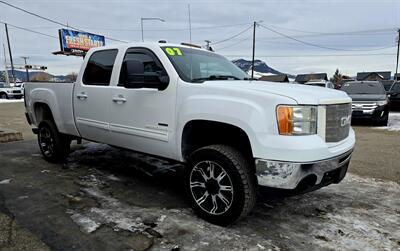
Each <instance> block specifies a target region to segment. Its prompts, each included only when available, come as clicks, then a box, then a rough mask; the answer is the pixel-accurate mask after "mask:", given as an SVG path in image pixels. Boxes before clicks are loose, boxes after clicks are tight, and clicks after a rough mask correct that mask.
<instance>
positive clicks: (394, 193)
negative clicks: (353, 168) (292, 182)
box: [67, 143, 400, 250]
mask: <svg viewBox="0 0 400 251" xmlns="http://www.w3.org/2000/svg"><path fill="white" fill-rule="evenodd" d="M85 146H86V147H85V148H83V149H80V150H77V151H75V152H74V153H72V155H71V156H70V159H69V162H71V161H72V162H73V163H74V165H75V166H79V165H80V163H82V162H80V163H79V162H76V161H77V160H78V161H79V159H80V160H83V163H91V166H93V165H95V166H96V165H97V164H100V163H104V162H107V163H108V164H109V165H113V164H114V162H113V161H114V160H115V161H121V158H122V160H123V162H124V163H125V164H124V165H125V166H126V168H130V167H131V166H128V165H127V164H128V163H133V165H134V166H138V162H136V160H137V159H139V160H138V161H140V162H142V163H147V164H148V165H149V166H150V165H152V167H150V168H145V169H146V170H142V168H138V170H140V171H141V172H144V173H145V174H147V175H149V176H151V177H153V176H157V175H158V178H160V177H161V178H165V177H166V176H163V175H165V173H171V172H172V173H175V172H176V170H175V168H177V167H174V166H168V164H167V163H164V161H163V160H159V161H156V160H155V159H152V158H146V157H144V156H142V155H140V154H135V153H134V154H132V153H130V152H125V151H121V150H119V149H115V148H112V147H109V146H107V145H101V144H97V143H89V144H86V145H85ZM99 156H102V157H101V159H98V158H99ZM130 158H131V159H130ZM94 160H96V162H93V161H94ZM135 162H136V163H135ZM139 166H140V165H139ZM96 170H97V169H96ZM96 170H94V171H95V172H94V173H93V174H90V175H87V176H83V177H81V181H82V184H83V188H81V191H82V192H83V194H82V195H81V196H87V197H89V198H92V199H95V200H96V201H97V203H98V204H97V205H95V206H90V207H88V208H83V209H82V208H78V209H73V210H69V211H67V214H69V215H70V217H71V220H72V221H73V222H75V223H76V224H77V225H79V226H80V229H81V230H82V231H83V232H85V233H91V232H95V231H96V230H97V229H99V228H100V227H102V226H112V228H113V230H114V231H117V232H118V231H129V232H135V233H144V234H146V233H151V235H153V236H154V235H160V236H162V237H157V238H160V239H159V240H160V241H158V242H156V243H154V246H153V250H171V246H174V245H178V246H179V247H181V249H182V250H209V249H214V250H264V249H265V250H304V249H307V250H398V249H399V247H400V200H399V198H400V185H399V184H397V183H394V182H388V181H380V180H376V179H371V178H362V177H359V176H356V175H353V174H347V176H346V178H345V179H344V180H343V181H342V182H341V183H340V184H338V185H331V186H328V187H326V188H323V189H321V190H318V191H315V192H312V193H308V194H304V195H299V196H293V197H282V198H272V199H271V198H268V197H263V196H261V197H260V199H259V201H258V203H257V205H256V207H255V209H254V211H253V212H252V214H250V215H249V216H248V217H246V218H245V219H243V220H242V221H240V222H238V223H236V224H234V225H233V226H230V227H227V228H222V227H219V226H215V225H212V224H209V223H207V222H205V221H203V220H201V219H199V218H197V217H196V216H195V215H194V214H193V211H192V210H191V209H190V208H188V207H175V208H174V207H172V208H171V207H168V208H165V207H163V206H161V207H160V206H140V203H138V202H136V201H134V202H133V203H132V201H129V200H128V199H127V198H126V196H124V195H121V196H119V195H118V196H116V194H113V193H110V192H109V191H110V189H112V186H113V185H112V183H111V184H110V183H109V181H110V180H111V181H114V182H117V183H119V184H129V182H130V181H129V177H124V178H123V179H120V178H119V177H117V176H115V175H114V176H115V177H114V176H111V177H110V174H109V173H107V174H106V173H103V174H102V172H101V171H100V170H97V171H96ZM137 188H139V189H140V187H137ZM127 189H129V188H127ZM131 189H134V188H131ZM124 191H125V190H124ZM120 192H121V191H120ZM152 197H153V196H152V195H150V194H148V195H147V197H146V201H149V200H152ZM154 199H155V197H154Z"/></svg>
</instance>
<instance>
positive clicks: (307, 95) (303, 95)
mask: <svg viewBox="0 0 400 251" xmlns="http://www.w3.org/2000/svg"><path fill="white" fill-rule="evenodd" d="M203 84H206V85H208V86H209V87H210V88H212V86H214V87H216V88H226V89H230V90H238V91H244V92H245V91H249V92H252V91H256V92H261V93H269V94H275V95H280V96H284V97H287V98H290V99H293V100H295V101H296V102H297V103H298V104H310V105H318V104H332V103H345V102H351V98H349V96H348V95H347V93H345V92H343V91H339V90H334V89H329V88H322V87H319V86H307V85H302V84H286V83H275V82H267V81H245V80H244V81H240V80H219V81H205V82H204V83H203Z"/></svg>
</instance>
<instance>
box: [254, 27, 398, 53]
mask: <svg viewBox="0 0 400 251" xmlns="http://www.w3.org/2000/svg"><path fill="white" fill-rule="evenodd" d="M260 26H261V27H263V28H264V29H266V30H269V31H271V32H273V33H276V34H278V35H280V36H282V37H285V38H287V39H290V40H294V41H296V42H299V43H302V44H305V45H308V46H313V47H317V48H321V49H326V50H334V51H377V50H384V49H389V48H393V47H395V46H387V47H382V48H375V49H343V48H333V47H328V46H323V45H319V44H314V43H310V42H306V41H303V40H300V39H297V38H295V37H293V36H289V35H287V34H285V33H282V32H279V31H277V30H274V29H272V28H269V27H267V26H265V25H262V24H260Z"/></svg>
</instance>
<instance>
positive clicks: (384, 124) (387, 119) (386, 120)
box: [376, 115, 389, 126]
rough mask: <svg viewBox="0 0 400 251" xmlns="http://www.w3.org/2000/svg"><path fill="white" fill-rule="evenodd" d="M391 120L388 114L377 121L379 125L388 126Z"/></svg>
mask: <svg viewBox="0 0 400 251" xmlns="http://www.w3.org/2000/svg"><path fill="white" fill-rule="evenodd" d="M388 121H389V115H386V116H385V118H383V119H380V120H378V121H377V122H376V125H377V126H387V125H388Z"/></svg>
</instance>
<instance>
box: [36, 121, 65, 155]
mask: <svg viewBox="0 0 400 251" xmlns="http://www.w3.org/2000/svg"><path fill="white" fill-rule="evenodd" d="M38 143H39V147H40V151H41V152H42V154H43V157H44V158H45V159H46V160H47V161H49V162H52V163H60V162H62V161H64V160H65V158H66V157H67V156H68V154H69V151H70V145H71V140H70V139H69V137H68V136H66V135H63V134H61V133H59V132H58V130H57V127H56V125H55V124H54V122H53V121H52V120H43V121H42V122H40V124H39V128H38Z"/></svg>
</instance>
